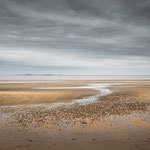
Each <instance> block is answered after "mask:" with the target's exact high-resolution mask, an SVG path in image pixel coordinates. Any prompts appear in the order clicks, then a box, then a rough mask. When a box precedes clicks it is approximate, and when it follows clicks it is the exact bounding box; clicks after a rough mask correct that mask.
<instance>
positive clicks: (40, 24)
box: [0, 0, 150, 74]
mask: <svg viewBox="0 0 150 150" xmlns="http://www.w3.org/2000/svg"><path fill="white" fill-rule="evenodd" d="M0 33H1V36H0V61H1V63H0V65H1V67H2V66H3V67H2V68H5V69H2V70H1V72H3V70H5V72H6V70H7V68H9V69H8V70H9V72H11V69H10V67H9V66H11V68H13V66H14V67H15V66H17V64H18V63H19V65H20V64H21V65H22V67H23V68H25V66H29V65H30V66H32V68H36V67H37V66H41V67H43V68H44V67H46V68H47V67H50V68H49V69H48V68H47V70H55V69H56V70H59V69H60V68H61V69H60V70H61V72H63V71H62V70H65V71H66V70H67V69H68V70H71V68H72V69H73V67H74V68H75V70H80V71H81V72H82V70H84V71H85V70H86V69H87V70H88V67H89V70H90V69H91V68H95V70H97V68H100V69H103V70H104V68H105V69H106V70H107V71H106V72H107V73H110V74H111V72H112V71H113V69H111V71H110V72H109V71H108V70H109V69H110V68H113V67H114V70H115V72H116V73H119V69H120V68H122V67H125V68H131V67H132V68H137V69H138V70H139V72H140V69H141V68H145V70H146V71H145V74H146V73H150V72H149V71H148V70H149V69H150V68H149V65H150V61H149V57H150V1H149V0H142V1H141V0H133V1H131V0H82V1H79V0H0ZM33 56H34V57H33ZM64 59H65V61H64ZM6 64H7V65H6ZM63 66H68V67H66V68H64V67H63ZM138 66H139V67H138ZM51 67H52V68H53V69H52V68H51ZM19 68H20V67H19ZM58 68H59V69H58ZM116 68H118V72H117V71H116ZM16 70H17V69H16ZM39 70H40V69H39ZM41 70H42V69H41ZM45 70H46V69H45ZM65 71H64V72H65ZM92 71H93V72H94V69H92ZM137 72H138V71H136V73H137ZM95 73H101V72H100V71H99V72H96V71H95ZM123 73H125V74H127V73H129V74H130V70H128V69H127V70H125V72H123Z"/></svg>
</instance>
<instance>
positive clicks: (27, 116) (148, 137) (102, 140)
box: [0, 81, 150, 150]
mask: <svg viewBox="0 0 150 150" xmlns="http://www.w3.org/2000/svg"><path fill="white" fill-rule="evenodd" d="M68 82H69V81H67V82H66V85H67V86H68V85H69V84H68ZM71 82H72V81H70V84H72V83H71ZM84 82H85V81H84ZM64 83H65V82H64ZM78 83H80V84H79V85H78ZM81 83H82V82H81V81H80V82H76V84H74V85H76V86H81ZM89 83H90V84H91V83H92V84H95V81H93V82H92V81H90V82H87V83H84V85H88V84H89ZM97 83H103V82H101V81H98V82H97ZM107 83H108V82H107ZM115 83H116V82H115ZM72 85H73V84H72ZM82 85H83V83H82ZM49 86H50V85H49ZM67 86H66V87H67ZM38 87H39V86H38ZM107 88H108V89H109V90H111V91H112V93H109V94H105V95H99V97H98V100H97V101H95V102H93V103H90V104H89V103H87V104H84V105H82V104H78V103H74V104H72V105H58V106H57V107H50V106H51V104H48V105H35V107H26V105H25V106H24V105H22V106H20V105H18V107H11V105H9V106H10V107H9V106H8V107H0V114H1V115H0V122H1V124H0V139H1V140H0V150H3V149H7V150H11V149H14V150H15V149H16V150H17V149H20V150H31V149H32V150H40V149H43V150H49V149H51V150H76V149H79V150H83V149H87V150H93V149H94V150H99V149H102V150H120V149H121V150H131V149H132V150H139V149H141V150H149V147H150V85H149V84H144V83H135V82H134V83H132V82H131V83H130V84H128V83H126V84H118V83H117V84H114V85H113V84H110V87H107ZM13 90H14V91H12V90H11V91H8V90H6V91H4V90H2V91H1V92H15V94H14V95H17V93H19V92H25V95H23V93H20V94H19V95H22V97H21V99H23V98H24V97H26V94H27V93H28V94H29V93H30V92H31V93H32V92H33V93H32V94H33V97H34V95H35V93H36V92H37V93H38V92H39V93H40V92H44V94H43V95H44V97H45V96H46V95H48V93H51V92H52V93H53V92H56V95H55V94H54V95H53V97H57V95H59V94H60V97H62V99H63V98H64V101H63V103H64V102H65V103H69V102H70V100H68V101H65V99H66V98H67V97H65V95H66V93H65V92H67V94H68V95H70V96H71V95H72V93H74V92H75V91H76V93H75V94H74V95H78V94H81V93H82V94H83V93H84V92H85V93H86V94H87V93H89V92H96V94H97V92H98V91H94V90H92V89H89V90H88V89H71V90H68V89H67V90H64V89H62V90H60V89H59V90H39V91H38V90H33V91H30V89H29V88H28V90H27V91H26V90H25V91H24V90H23V89H21V90H20V91H19V90H18V89H17V90H15V89H13ZM82 90H83V91H82ZM87 90H88V91H87ZM26 92H27V93H26ZM61 92H62V93H61ZM80 92H81V93H80ZM52 93H51V94H52ZM85 93H84V94H85ZM28 94H27V95H28ZM40 94H41V93H40ZM51 94H50V95H51ZM82 94H81V95H82ZM84 94H83V95H84ZM90 94H92V95H93V94H95V93H90ZM50 95H48V96H50ZM74 95H73V97H74ZM8 97H9V96H8ZM10 97H11V95H10ZM33 97H31V98H33ZM38 97H40V96H37V97H36V98H35V100H36V99H37V100H38ZM8 99H9V98H7V100H8ZM33 99H34V98H33ZM41 99H42V97H41ZM81 99H82V96H81ZM35 100H34V101H35ZM17 102H18V103H19V98H18V100H16V101H15V103H17ZM40 103H42V101H41V100H40V101H39V104H40ZM44 103H45V102H44ZM56 103H57V99H56ZM28 104H29V105H30V102H29V100H28ZM31 104H32V103H31ZM42 104H43V103H42ZM29 105H28V106H29ZM31 106H32V105H31Z"/></svg>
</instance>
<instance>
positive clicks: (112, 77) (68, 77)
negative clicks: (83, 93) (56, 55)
mask: <svg viewBox="0 0 150 150" xmlns="http://www.w3.org/2000/svg"><path fill="white" fill-rule="evenodd" d="M0 80H150V75H46V76H42V75H0Z"/></svg>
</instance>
